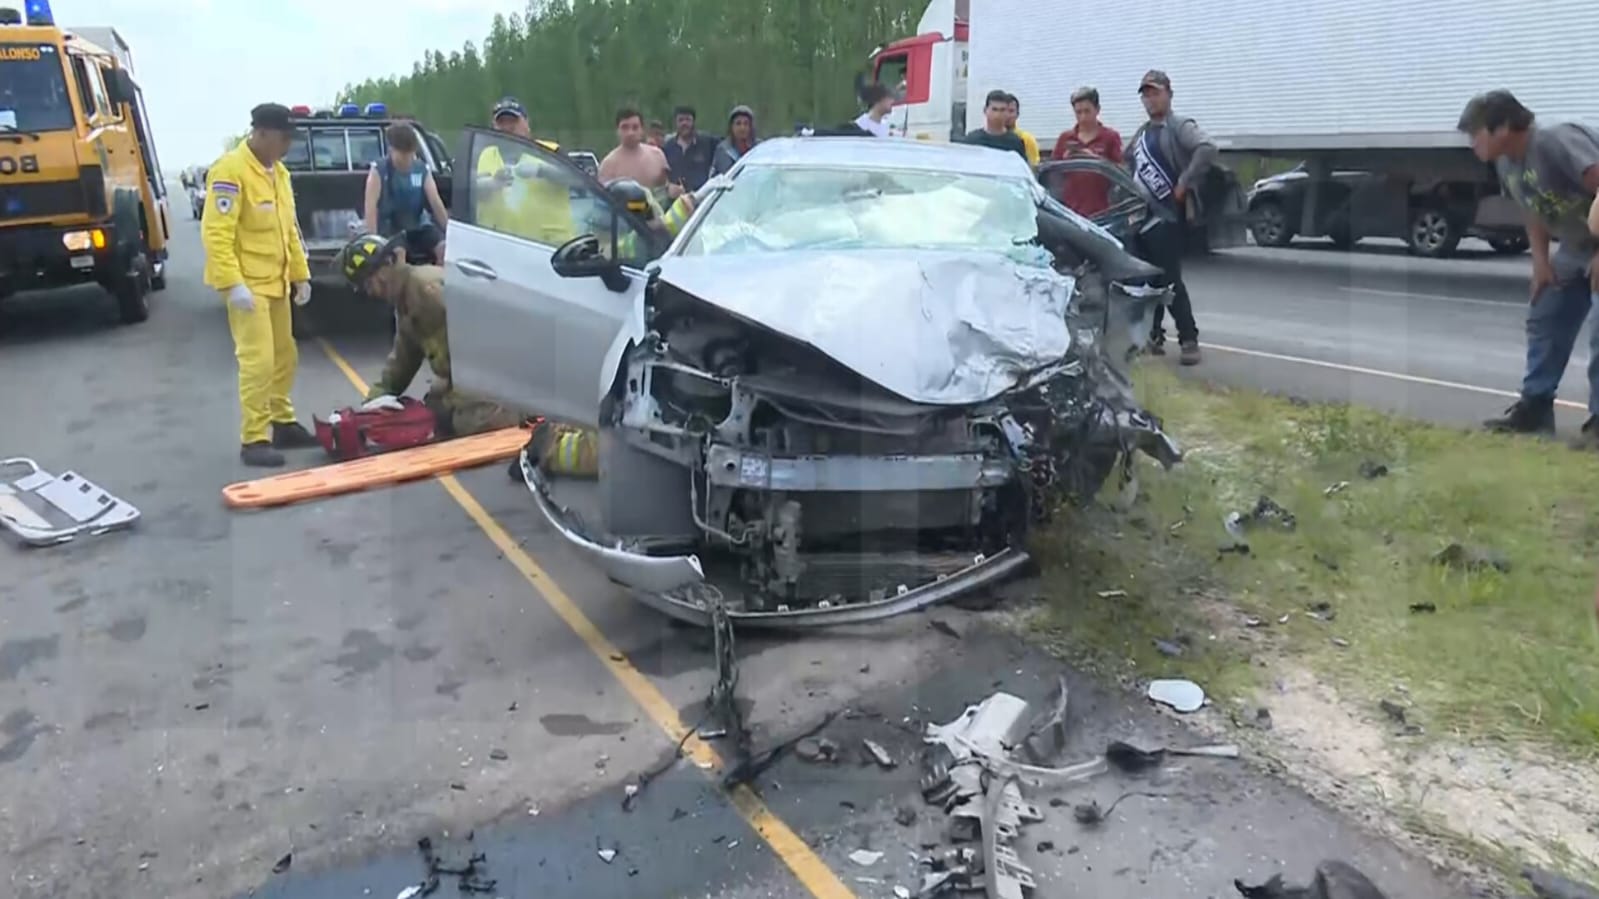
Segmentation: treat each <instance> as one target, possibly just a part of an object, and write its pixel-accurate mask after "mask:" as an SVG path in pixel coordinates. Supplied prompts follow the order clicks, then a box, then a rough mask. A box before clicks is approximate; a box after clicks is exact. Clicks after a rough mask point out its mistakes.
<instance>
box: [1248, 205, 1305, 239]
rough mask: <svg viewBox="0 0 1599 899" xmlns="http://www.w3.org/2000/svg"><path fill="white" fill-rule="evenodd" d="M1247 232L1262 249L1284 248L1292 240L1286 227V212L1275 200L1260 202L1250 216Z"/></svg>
mask: <svg viewBox="0 0 1599 899" xmlns="http://www.w3.org/2000/svg"><path fill="white" fill-rule="evenodd" d="M1249 231H1250V233H1251V234H1253V235H1254V237H1255V243H1257V244H1259V245H1261V246H1263V247H1286V246H1288V243H1289V241H1292V240H1293V239H1294V229H1293V228H1291V227H1289V225H1288V212H1287V210H1285V209H1283V204H1281V203H1279V202H1277V201H1276V200H1262V201H1261V202H1259V203H1257V204H1255V208H1254V210H1253V211H1252V212H1251V214H1250V220H1249Z"/></svg>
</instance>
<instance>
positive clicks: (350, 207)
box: [283, 103, 452, 286]
mask: <svg viewBox="0 0 1599 899" xmlns="http://www.w3.org/2000/svg"><path fill="white" fill-rule="evenodd" d="M293 112H294V114H295V119H294V126H295V136H294V143H293V145H292V146H291V147H290V148H289V153H288V155H287V156H285V157H284V159H283V165H284V166H285V167H286V168H287V169H288V170H289V177H290V180H291V182H292V183H293V185H294V202H295V207H296V210H297V211H298V213H299V221H300V236H301V238H302V239H304V241H305V251H306V255H307V256H309V257H310V261H311V278H312V280H313V281H315V282H317V284H318V285H319V286H321V285H329V286H334V285H336V286H342V285H343V278H342V276H341V275H340V274H339V272H338V270H337V267H336V265H335V262H336V258H337V256H338V254H339V250H341V249H343V248H344V245H345V244H347V243H349V241H350V238H352V237H354V236H355V235H356V234H357V233H359V232H360V231H361V230H362V226H361V218H362V206H363V205H364V203H365V198H366V175H367V171H368V169H369V168H371V166H372V163H374V162H377V161H378V160H380V159H382V158H384V156H386V155H387V154H388V152H389V148H388V141H387V139H386V138H385V136H384V129H386V128H388V126H390V125H392V124H394V123H395V122H401V121H403V122H405V123H406V124H408V125H410V126H411V127H412V128H415V129H416V133H417V135H418V136H420V137H421V138H422V140H421V151H420V154H419V155H420V157H421V159H422V161H423V162H424V163H426V165H427V167H428V169H429V170H430V171H432V172H433V178H434V180H435V181H436V182H437V183H438V186H439V196H440V197H441V198H443V200H444V202H445V203H446V204H448V203H449V202H450V197H451V193H452V191H451V190H450V184H451V174H450V170H451V161H450V154H449V151H448V150H446V149H445V146H444V141H443V140H442V139H441V138H440V137H439V135H438V134H437V133H435V132H433V131H429V130H428V129H427V128H425V127H424V126H423V125H422V123H421V122H418V121H415V120H413V119H405V118H401V117H398V116H390V115H388V113H387V110H386V109H385V108H384V107H383V105H382V104H380V103H372V104H368V105H367V106H366V107H365V108H364V109H363V108H362V107H359V106H356V105H354V104H346V105H344V106H341V107H339V108H338V109H337V110H325V111H320V112H315V113H313V112H311V110H310V109H309V108H308V107H304V106H296V107H294V109H293Z"/></svg>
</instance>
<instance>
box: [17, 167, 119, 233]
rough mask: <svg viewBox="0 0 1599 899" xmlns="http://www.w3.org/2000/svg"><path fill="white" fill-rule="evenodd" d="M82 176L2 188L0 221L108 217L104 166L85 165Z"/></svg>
mask: <svg viewBox="0 0 1599 899" xmlns="http://www.w3.org/2000/svg"><path fill="white" fill-rule="evenodd" d="M78 173H79V174H78V180H76V181H43V182H37V183H33V184H7V185H0V221H12V220H15V219H26V218H39V217H41V216H48V215H83V214H85V213H87V214H90V215H104V214H105V188H104V186H103V185H104V182H103V181H102V180H101V177H100V167H99V166H83V167H82V168H80V169H79V170H78ZM96 194H98V196H97V195H96Z"/></svg>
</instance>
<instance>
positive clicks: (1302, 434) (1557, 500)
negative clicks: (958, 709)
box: [1036, 365, 1599, 754]
mask: <svg viewBox="0 0 1599 899" xmlns="http://www.w3.org/2000/svg"><path fill="white" fill-rule="evenodd" d="M1138 378H1139V388H1140V393H1141V394H1142V397H1143V400H1144V402H1145V403H1146V404H1147V405H1148V407H1149V408H1150V409H1151V410H1153V411H1154V412H1156V413H1157V414H1159V415H1161V416H1163V417H1164V419H1165V422H1166V427H1167V430H1168V431H1169V432H1170V433H1172V434H1173V435H1174V436H1175V437H1177V439H1178V440H1179V441H1180V442H1181V443H1182V444H1183V446H1184V448H1185V450H1186V451H1187V454H1188V455H1187V459H1186V460H1185V461H1184V463H1183V464H1182V465H1180V466H1178V468H1176V469H1174V470H1173V471H1171V472H1161V471H1160V469H1159V468H1158V466H1155V465H1153V464H1148V463H1147V460H1145V461H1144V462H1141V464H1140V466H1139V468H1138V472H1139V479H1140V482H1141V491H1140V494H1139V499H1138V501H1137V502H1136V504H1135V505H1134V506H1133V508H1132V509H1131V510H1130V511H1126V512H1111V511H1108V510H1105V509H1094V510H1088V511H1085V512H1082V513H1073V514H1072V515H1070V516H1066V517H1063V518H1062V519H1061V520H1060V521H1059V522H1058V524H1057V526H1056V527H1054V528H1052V529H1051V530H1050V532H1048V533H1046V534H1043V535H1042V536H1040V537H1039V538H1038V540H1037V544H1036V551H1037V554H1038V555H1039V557H1040V560H1041V562H1042V564H1043V568H1044V587H1045V592H1046V595H1047V596H1048V597H1049V599H1050V602H1049V603H1048V612H1047V613H1046V620H1045V621H1044V625H1045V627H1046V629H1047V631H1048V633H1049V634H1050V635H1052V637H1054V638H1055V639H1056V640H1058V641H1061V643H1062V648H1063V649H1066V650H1068V651H1070V652H1071V653H1072V654H1073V655H1074V656H1076V657H1078V658H1081V659H1084V660H1086V661H1090V662H1092V663H1096V664H1097V665H1099V666H1100V667H1102V668H1104V669H1108V670H1111V671H1114V672H1115V673H1118V674H1123V675H1132V676H1158V675H1166V676H1186V677H1191V678H1193V679H1194V680H1196V681H1197V682H1199V683H1200V684H1202V685H1204V686H1205V687H1206V689H1207V690H1208V691H1209V692H1210V693H1211V694H1212V695H1213V696H1220V697H1227V696H1239V695H1244V694H1245V693H1247V692H1248V691H1249V690H1250V689H1251V688H1254V687H1258V686H1261V685H1262V680H1263V678H1265V677H1267V676H1269V674H1268V669H1267V668H1266V667H1264V666H1262V665H1257V664H1254V662H1255V661H1261V660H1266V659H1269V658H1270V657H1272V656H1274V655H1276V656H1281V655H1286V656H1292V657H1294V658H1295V659H1296V660H1297V661H1299V662H1301V663H1303V664H1306V665H1308V666H1310V667H1311V668H1312V669H1313V670H1315V671H1317V672H1318V673H1320V674H1322V675H1325V676H1327V677H1330V678H1331V680H1332V682H1333V683H1335V684H1336V685H1337V686H1338V687H1339V689H1340V691H1341V692H1346V693H1351V694H1352V695H1353V696H1354V697H1356V698H1361V697H1364V698H1366V699H1369V700H1371V701H1372V702H1375V700H1376V699H1377V698H1379V697H1381V696H1390V695H1393V685H1394V684H1396V683H1400V684H1404V685H1405V686H1406V687H1407V688H1408V690H1409V699H1410V700H1411V702H1412V703H1413V705H1414V708H1415V709H1416V712H1417V715H1416V719H1417V720H1418V721H1419V723H1421V724H1422V725H1423V726H1425V727H1426V728H1427V730H1428V731H1429V732H1431V733H1433V734H1440V733H1450V734H1455V735H1458V736H1460V737H1462V738H1467V739H1496V738H1497V739H1513V740H1526V741H1532V742H1535V743H1542V744H1546V745H1551V746H1559V747H1561V748H1564V749H1567V750H1570V751H1574V752H1577V753H1579V754H1580V753H1586V752H1592V751H1594V750H1595V749H1596V748H1599V629H1596V626H1595V622H1594V612H1593V597H1594V572H1595V563H1596V558H1595V553H1594V551H1593V550H1594V547H1596V546H1599V457H1595V456H1594V455H1592V454H1584V453H1578V452H1575V451H1573V450H1571V449H1568V448H1567V447H1565V446H1564V445H1563V444H1560V443H1555V442H1550V441H1538V440H1532V439H1527V438H1511V437H1501V436H1496V435H1489V434H1482V433H1468V432H1464V431H1461V430H1454V429H1446V428H1439V427H1434V426H1430V425H1425V424H1420V423H1416V422H1411V421H1406V420H1401V419H1396V418H1393V417H1390V416H1386V415H1382V414H1379V413H1376V412H1373V411H1370V410H1365V409H1360V408H1354V407H1349V406H1338V405H1307V404H1304V403H1296V402H1291V401H1289V400H1286V399H1280V398H1276V397H1268V396H1264V395H1261V394H1256V393H1248V392H1233V391H1227V390H1223V389H1220V388H1213V387H1208V386H1204V385H1197V384H1193V383H1191V382H1184V381H1179V380H1178V379H1177V378H1176V377H1175V376H1174V375H1173V374H1172V373H1170V372H1169V371H1168V370H1165V369H1162V368H1160V367H1159V366H1155V365H1146V366H1143V367H1142V368H1141V369H1140V371H1139V373H1138ZM1365 461H1372V462H1378V463H1382V464H1384V465H1386V466H1387V467H1388V469H1389V472H1390V473H1389V474H1388V476H1387V477H1382V478H1376V479H1366V478H1363V477H1362V476H1361V474H1360V473H1359V468H1360V465H1361V463H1362V462H1365ZM1341 481H1347V482H1349V486H1348V487H1347V488H1345V489H1343V490H1342V491H1339V492H1337V493H1335V494H1333V495H1331V496H1327V495H1324V491H1325V490H1326V489H1327V488H1328V487H1329V486H1331V485H1333V484H1336V483H1338V482H1341ZM1262 494H1265V495H1269V496H1271V497H1272V498H1273V499H1275V500H1277V501H1278V502H1279V503H1280V504H1282V505H1283V506H1286V507H1287V508H1288V509H1289V510H1291V511H1292V512H1293V513H1294V514H1295V515H1296V517H1297V519H1298V525H1297V528H1296V529H1295V530H1293V531H1292V532H1281V531H1273V530H1270V529H1268V528H1264V527H1263V528H1257V529H1254V530H1251V531H1250V533H1249V543H1250V546H1251V549H1252V553H1251V554H1250V555H1249V556H1238V555H1225V556H1222V555H1219V554H1218V552H1217V550H1218V547H1219V546H1221V545H1222V544H1223V543H1226V542H1229V541H1228V538H1227V535H1226V532H1225V530H1224V529H1223V527H1222V518H1223V517H1224V516H1225V515H1226V513H1228V512H1230V511H1235V510H1236V511H1243V512H1247V511H1248V510H1249V509H1250V508H1252V507H1253V505H1254V503H1255V500H1256V499H1257V498H1258V497H1259V496H1260V495H1262ZM1178 522H1183V524H1181V525H1180V526H1177V523H1178ZM1174 527H1175V529H1174ZM1451 542H1460V543H1463V544H1466V545H1469V546H1475V547H1482V548H1485V549H1491V550H1494V551H1496V552H1498V553H1500V554H1502V555H1503V556H1504V557H1505V558H1507V559H1508V560H1509V561H1510V563H1511V569H1510V571H1509V572H1508V573H1501V572H1498V571H1493V570H1489V571H1486V572H1463V571H1456V570H1452V569H1448V568H1444V567H1441V566H1439V565H1436V564H1434V563H1433V562H1432V556H1433V554H1434V553H1436V552H1437V551H1438V550H1440V549H1442V548H1443V547H1445V546H1447V545H1448V544H1450V543H1451ZM1329 563H1331V564H1329ZM1333 566H1336V568H1334V567H1333ZM1106 590H1126V591H1127V593H1128V595H1127V596H1126V597H1113V598H1104V597H1101V596H1099V595H1098V594H1099V592H1100V591H1106ZM1317 602H1328V603H1331V604H1332V607H1333V609H1334V611H1335V613H1336V618H1335V620H1333V621H1331V622H1321V621H1317V620H1315V619H1313V618H1311V617H1309V616H1307V615H1305V614H1304V612H1305V611H1306V610H1307V608H1308V607H1309V606H1310V605H1311V604H1313V603H1317ZM1422 603H1430V604H1432V605H1433V606H1435V607H1436V608H1437V612H1436V613H1433V614H1425V613H1416V612H1412V611H1411V606H1412V605H1413V604H1422ZM1283 615H1288V616H1289V620H1288V622H1287V623H1286V624H1279V623H1278V619H1279V618H1280V617H1281V616H1283ZM1246 616H1256V617H1258V618H1261V619H1263V620H1264V621H1265V622H1266V625H1267V626H1265V627H1260V628H1245V627H1244V626H1243V620H1244V618H1245V617H1246ZM1179 634H1180V635H1184V636H1186V638H1187V639H1188V641H1189V642H1188V647H1187V648H1186V649H1185V651H1184V652H1183V654H1182V655H1181V656H1179V657H1176V658H1168V657H1166V656H1163V655H1162V654H1161V653H1160V652H1158V651H1157V649H1156V647H1155V646H1154V644H1153V642H1152V641H1153V640H1155V639H1162V640H1172V639H1173V638H1174V636H1176V635H1179ZM1213 634H1214V635H1215V639H1214V640H1213V639H1211V635H1213ZM1335 637H1336V638H1339V639H1341V640H1344V641H1347V642H1348V644H1349V645H1348V646H1347V647H1340V646H1337V645H1335V644H1334V642H1333V641H1334V638H1335Z"/></svg>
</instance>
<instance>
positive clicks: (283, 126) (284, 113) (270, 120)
mask: <svg viewBox="0 0 1599 899" xmlns="http://www.w3.org/2000/svg"><path fill="white" fill-rule="evenodd" d="M290 117H291V113H290V112H289V107H287V106H284V105H283V104H281V103H262V104H261V105H260V106H257V107H256V108H254V109H252V110H250V127H251V128H261V129H264V130H267V131H293V130H294V126H293V125H292V124H290V122H289V119H290Z"/></svg>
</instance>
